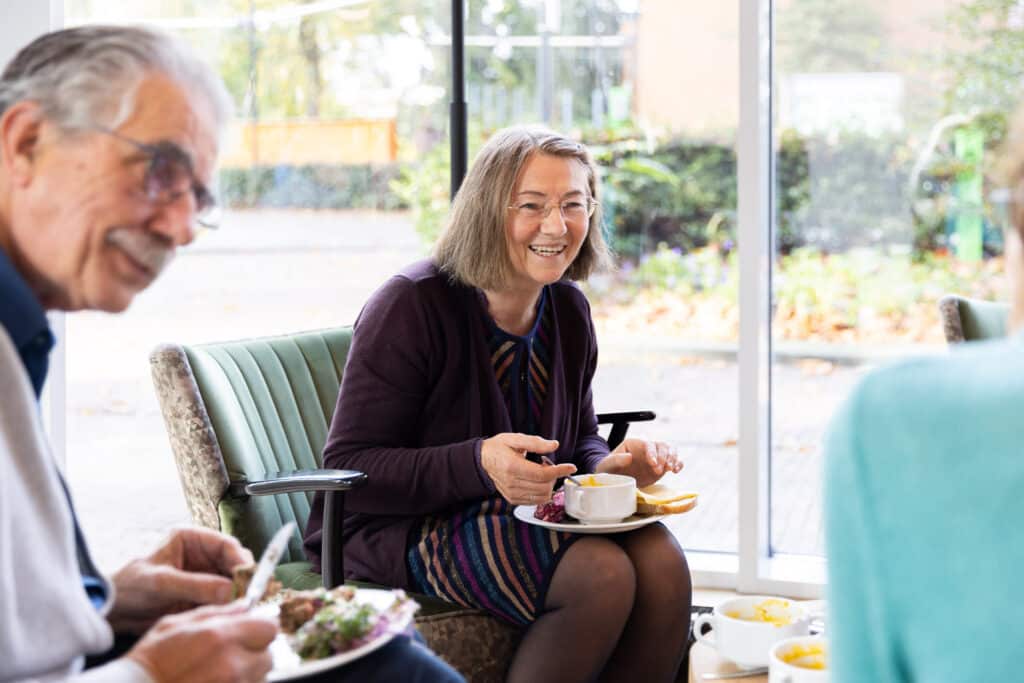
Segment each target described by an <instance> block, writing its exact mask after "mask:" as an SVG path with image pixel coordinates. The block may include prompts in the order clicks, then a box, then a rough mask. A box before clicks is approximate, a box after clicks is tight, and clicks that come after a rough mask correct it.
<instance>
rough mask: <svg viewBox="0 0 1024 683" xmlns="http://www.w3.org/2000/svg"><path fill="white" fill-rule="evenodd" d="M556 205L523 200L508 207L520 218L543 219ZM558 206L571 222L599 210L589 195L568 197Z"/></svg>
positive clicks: (565, 217) (588, 216) (586, 217)
mask: <svg viewBox="0 0 1024 683" xmlns="http://www.w3.org/2000/svg"><path fill="white" fill-rule="evenodd" d="M555 206H556V204H541V203H540V202H522V203H520V204H512V205H510V206H509V207H508V208H509V209H512V210H513V211H515V212H516V214H517V215H518V216H519V217H520V218H524V219H526V220H531V221H533V220H537V221H542V220H544V219H546V218H547V217H548V215H550V213H551V211H552V210H553V209H554V208H555ZM557 206H558V209H559V211H561V212H562V218H563V219H565V220H566V222H570V223H571V222H575V223H579V222H581V221H585V220H587V219H588V218H590V217H591V216H593V215H594V211H596V210H597V202H596V201H594V200H593V199H590V198H589V197H588V198H586V199H567V200H565V201H564V202H562V203H561V204H557Z"/></svg>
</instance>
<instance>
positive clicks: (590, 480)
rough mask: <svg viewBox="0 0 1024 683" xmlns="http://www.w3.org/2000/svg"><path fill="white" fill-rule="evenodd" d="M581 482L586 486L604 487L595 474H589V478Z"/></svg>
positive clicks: (582, 479)
mask: <svg viewBox="0 0 1024 683" xmlns="http://www.w3.org/2000/svg"><path fill="white" fill-rule="evenodd" d="M580 481H581V482H582V483H583V485H584V486H604V484H602V483H601V482H599V481H598V480H597V477H596V476H594V475H593V474H588V475H587V476H585V477H583V478H581V479H580Z"/></svg>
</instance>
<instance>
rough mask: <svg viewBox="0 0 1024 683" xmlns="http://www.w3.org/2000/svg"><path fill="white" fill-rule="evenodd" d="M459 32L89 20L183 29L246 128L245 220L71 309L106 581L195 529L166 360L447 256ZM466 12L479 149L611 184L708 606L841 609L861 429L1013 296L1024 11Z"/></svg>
mask: <svg viewBox="0 0 1024 683" xmlns="http://www.w3.org/2000/svg"><path fill="white" fill-rule="evenodd" d="M450 9H451V3H450V2H448V1H447V0H420V1H418V2H417V1H413V0H337V1H336V2H315V3H310V2H297V1H295V0H220V1H218V2H203V3H197V2H190V1H188V0H177V1H175V2H168V1H166V0H164V1H158V0H142V1H139V2H133V3H125V2H123V0H66V3H65V18H66V23H67V24H78V23H85V22H102V21H124V20H131V21H142V22H149V23H153V24H156V25H158V26H162V27H164V28H167V29H169V30H172V31H175V32H178V33H179V34H181V35H182V36H184V37H185V38H186V39H187V40H189V41H190V42H191V43H192V44H193V45H195V46H196V47H197V48H199V49H200V50H201V51H203V53H204V54H205V55H206V56H207V57H208V59H209V60H210V61H211V63H213V64H215V65H216V66H217V68H218V69H219V70H220V72H221V74H222V76H223V77H224V79H225V81H226V82H227V84H228V86H229V88H230V90H231V92H232V95H233V96H234V99H235V103H236V107H237V118H236V120H235V122H234V123H233V125H232V129H231V133H230V136H229V142H228V146H227V148H226V149H225V151H224V157H223V170H222V172H221V174H220V183H219V185H220V192H221V195H222V196H223V198H224V200H225V201H226V203H227V205H228V207H229V212H228V215H227V220H226V221H225V223H224V226H223V228H222V229H221V230H219V231H218V232H215V233H208V234H205V235H203V236H202V237H201V238H200V239H199V240H198V241H197V242H196V244H195V245H194V246H192V247H190V248H189V249H187V250H186V251H184V252H183V253H182V254H181V257H180V258H179V259H178V262H177V263H176V264H174V266H173V267H172V268H170V269H169V271H168V273H167V274H166V275H165V276H164V277H163V278H162V279H161V280H160V281H159V282H158V283H157V284H156V285H155V286H154V287H153V288H152V290H151V291H148V292H146V293H145V294H143V295H142V296H141V297H139V299H138V301H137V303H136V304H135V305H134V306H133V308H132V310H131V311H130V312H129V313H128V314H126V315H124V316H119V317H116V318H109V317H107V316H102V315H99V314H89V313H87V314H76V315H74V316H69V318H68V324H67V328H68V330H67V337H68V340H69V342H68V358H67V366H68V367H67V375H66V389H67V404H66V414H67V425H68V462H69V467H70V473H71V477H70V479H71V485H72V488H73V489H74V490H75V493H76V495H77V498H78V501H79V505H80V506H81V507H82V516H83V518H84V519H85V521H86V527H87V531H88V532H89V534H90V536H91V537H92V538H93V539H94V543H95V545H96V548H97V554H98V555H99V557H100V560H101V563H103V564H105V565H106V566H111V565H113V564H114V563H116V562H119V561H122V560H124V559H126V558H128V557H130V556H131V555H132V554H134V553H135V552H136V551H137V549H138V548H139V547H143V546H145V545H147V544H149V543H150V542H152V541H154V540H155V538H156V537H158V536H160V535H162V534H163V533H164V531H165V528H166V526H168V525H169V524H172V523H177V522H184V521H187V516H186V512H185V508H184V505H183V502H182V497H181V494H180V491H179V486H178V483H177V474H176V472H175V471H174V467H173V464H172V459H171V455H170V450H169V446H168V444H167V440H166V437H165V433H164V429H163V425H162V422H161V419H160V416H159V413H158V410H157V406H156V401H155V398H154V395H153V390H152V388H151V384H150V380H149V376H148V372H147V367H148V366H147V362H146V354H147V353H148V351H149V350H150V349H151V348H152V347H153V346H155V345H156V344H158V343H160V342H168V341H171V342H186V343H187V342H200V341H210V340H219V339H227V338H235V337H246V336H253V335H261V334H273V333H278V332H288V331H294V330H299V329H310V328H317V327H325V326H332V325H338V324H344V323H349V322H351V321H352V319H353V318H354V316H355V315H356V313H357V312H358V310H359V308H360V306H361V305H362V302H363V301H364V300H365V299H366V297H367V295H368V294H369V293H370V292H371V291H372V290H373V289H374V288H375V287H376V286H377V285H378V284H379V283H380V282H381V281H382V280H383V279H384V278H385V277H387V276H388V275H390V274H391V273H393V272H394V271H396V270H397V269H398V268H400V267H401V266H402V265H404V264H405V263H408V262H410V261H412V260H414V259H416V258H418V257H420V256H422V255H423V254H425V253H426V251H427V248H428V246H429V244H430V243H431V241H432V240H433V238H434V237H435V236H436V234H437V232H438V230H439V228H440V222H441V220H442V217H443V215H444V212H445V210H446V208H447V204H448V188H449V143H450V135H449V131H448V128H449V123H448V99H449V92H450V89H449V88H450V85H449V81H450V73H451V70H450V46H451V31H450ZM466 9H467V15H466V40H465V42H466V50H465V54H466V93H467V100H468V107H469V126H468V130H469V149H470V156H471V157H472V154H473V152H474V151H475V150H476V149H477V148H478V146H479V144H480V143H481V141H482V140H483V139H485V137H486V136H487V135H488V134H489V133H491V132H493V131H494V130H496V129H497V128H499V127H501V126H504V125H508V124H510V123H523V122H545V123H547V124H548V125H550V126H552V127H554V128H556V129H559V130H562V131H564V132H566V133H568V134H570V135H572V136H574V137H576V138H578V139H580V140H582V141H584V142H586V143H587V144H588V145H589V146H590V147H591V149H592V150H593V152H594V155H595V157H596V159H597V160H598V162H599V163H600V165H601V167H602V173H603V179H604V186H605V195H604V197H603V198H602V204H603V208H604V211H605V215H606V230H607V234H608V238H609V240H610V241H611V243H612V244H613V246H614V248H615V250H616V253H617V258H618V268H617V270H616V271H615V272H613V273H609V274H604V275H601V276H599V277H597V278H594V279H593V280H592V281H591V282H590V283H588V284H587V285H586V292H587V295H588V297H589V298H590V300H591V302H592V305H593V311H594V317H595V323H596V325H597V329H598V336H599V343H600V348H601V357H600V367H599V370H598V376H597V379H596V384H595V400H596V403H597V406H596V407H597V409H598V410H599V411H611V410H623V409H651V410H654V411H656V412H657V413H658V420H657V421H656V422H654V423H651V424H642V425H637V426H635V427H634V428H633V429H634V433H635V434H636V435H646V436H649V437H651V438H656V439H662V440H665V441H669V442H671V443H673V444H674V445H676V446H677V448H678V449H679V450H680V452H681V453H682V455H683V457H684V459H685V461H686V469H685V470H684V471H683V472H682V473H681V474H680V475H678V476H677V477H676V482H677V485H678V486H680V487H686V488H692V489H694V490H697V491H699V492H700V494H701V501H700V505H699V506H698V508H697V509H696V510H695V511H694V512H692V513H690V514H688V515H685V516H682V517H679V518H676V519H672V520H671V521H670V522H669V524H670V526H671V528H672V529H673V531H674V532H675V533H676V534H677V536H678V538H679V540H680V542H681V543H682V545H683V546H684V547H686V548H687V549H688V551H690V557H691V565H692V566H693V567H694V569H695V571H696V574H697V582H698V584H702V585H721V586H733V587H739V588H741V589H743V590H773V589H778V590H789V591H790V592H797V593H800V592H803V593H806V594H814V593H816V592H817V591H818V588H819V584H820V581H821V579H822V577H823V573H822V567H823V563H822V561H821V560H822V558H821V555H822V552H823V539H822V527H821V496H820V472H821V456H822V446H821V440H822V436H823V434H824V431H825V428H826V426H827V424H828V421H829V418H830V416H831V414H832V413H833V411H834V410H835V408H836V406H837V405H838V403H839V402H840V401H841V400H842V399H843V398H844V396H845V395H846V394H847V393H848V392H849V390H850V389H851V387H852V386H853V385H854V383H855V382H856V381H857V379H858V378H859V377H860V376H861V375H862V374H863V373H864V372H865V371H866V370H868V369H869V368H871V367H872V366H874V365H876V364H877V363H879V362H881V361H884V360H887V359H890V358H894V357H898V356H903V355H907V354H912V353H922V352H923V353H932V352H935V351H937V350H939V349H941V347H942V335H941V325H940V323H939V321H938V317H937V309H936V307H935V302H936V300H937V298H938V297H939V296H940V295H941V294H943V293H945V292H960V293H966V294H971V295H974V296H981V297H988V298H997V297H998V296H999V294H1000V292H999V290H998V285H997V284H996V283H997V278H998V276H999V274H1000V272H1001V269H1002V265H1001V259H1000V256H999V255H1000V251H1001V245H1000V243H999V233H998V229H997V226H995V225H993V224H992V223H991V222H990V221H989V220H988V219H987V218H986V215H987V214H986V212H985V210H984V197H985V193H986V190H987V188H986V186H985V185H984V182H983V173H984V170H985V167H986V164H987V163H988V160H989V159H990V157H991V154H990V152H991V150H992V149H993V148H994V146H995V144H997V143H998V141H999V139H1000V136H1001V135H1002V132H1003V131H1004V130H1005V119H1006V114H1007V112H1008V111H1009V110H1010V108H1011V106H1012V103H1013V101H1014V100H1015V98H1016V97H1017V95H1018V92H1017V91H1016V86H1015V84H1016V83H1019V82H1021V79H1020V76H1021V74H1019V73H1017V71H1018V70H1019V69H1018V67H1017V66H1016V65H1017V64H1018V61H1017V60H1016V59H1015V58H1014V57H1015V55H1016V54H1018V53H1019V49H1018V48H1021V46H1022V45H1024V12H1022V11H1021V9H1020V5H1019V3H1018V2H1015V1H1011V0H1001V1H1000V2H989V1H988V0H986V1H985V2H982V1H981V0H957V1H956V2H945V3H935V2H933V1H932V0H890V1H888V2H882V1H881V0H871V1H858V0H838V1H835V0H777V1H776V2H771V0H738V2H729V3H684V2H679V1H678V0H642V1H638V0H521V1H519V2H512V1H511V0H470V2H469V3H468V4H467V5H466ZM126 12H131V13H132V16H130V17H126V16H125V14H126ZM978 56H984V57H985V58H984V59H979V58H977V57H978ZM58 381H59V380H58ZM113 499H116V500H117V501H118V503H117V505H116V506H112V505H110V504H109V501H110V500H113ZM126 509H131V510H145V511H146V514H142V515H138V516H134V515H132V516H126V515H124V510H126ZM794 558H795V559H794ZM800 558H803V559H800ZM776 560H777V561H776ZM780 581H781V583H779V582H780Z"/></svg>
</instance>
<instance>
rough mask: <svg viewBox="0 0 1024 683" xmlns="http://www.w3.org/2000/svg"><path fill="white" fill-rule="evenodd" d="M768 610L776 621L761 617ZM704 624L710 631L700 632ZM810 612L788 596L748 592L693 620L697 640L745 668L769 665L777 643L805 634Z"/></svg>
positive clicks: (807, 628) (809, 620) (808, 628)
mask: <svg viewBox="0 0 1024 683" xmlns="http://www.w3.org/2000/svg"><path fill="white" fill-rule="evenodd" d="M765 613H767V614H768V615H769V616H770V617H772V619H773V621H763V620H758V619H759V615H763V614H765ZM705 625H710V626H711V631H710V632H708V633H701V630H702V628H703V627H704V626H705ZM810 625H811V615H810V614H809V613H808V612H807V610H806V609H804V607H803V606H802V605H801V604H800V603H798V602H794V601H793V600H790V599H789V598H777V597H772V596H768V595H748V596H744V597H740V598H732V599H731V600H726V601H725V602H722V603H720V604H718V605H717V606H716V607H715V609H714V612H712V613H711V614H702V615H700V616H699V617H697V619H696V620H694V622H693V635H694V636H695V637H696V638H697V641H698V642H701V643H705V644H707V645H710V646H711V647H713V648H715V649H716V650H718V654H720V655H722V656H723V657H725V658H726V659H728V660H730V661H732V662H734V663H735V664H736V665H737V666H739V667H742V668H744V669H753V668H756V667H762V666H768V662H769V653H770V652H771V649H772V647H773V646H774V645H775V643H777V642H779V641H780V640H785V639H786V638H793V637H795V636H806V635H807V634H808V633H809V632H810Z"/></svg>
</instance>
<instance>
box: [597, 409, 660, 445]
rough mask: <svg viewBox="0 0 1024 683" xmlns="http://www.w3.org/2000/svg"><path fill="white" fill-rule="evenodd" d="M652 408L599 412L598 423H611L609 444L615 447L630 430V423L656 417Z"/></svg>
mask: <svg viewBox="0 0 1024 683" xmlns="http://www.w3.org/2000/svg"><path fill="white" fill-rule="evenodd" d="M655 417H656V416H655V414H654V413H653V412H651V411H650V410H634V411H628V412H623V413H598V414H597V424H599V425H600V424H611V426H612V431H611V432H609V434H608V446H609V447H611V448H612V450H614V449H615V447H616V446H618V445H619V444H620V443H622V441H623V439H625V438H626V432H627V431H629V425H630V424H631V423H633V422H650V421H651V420H653V419H654V418H655Z"/></svg>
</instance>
